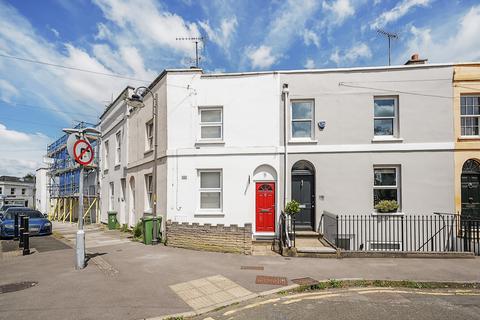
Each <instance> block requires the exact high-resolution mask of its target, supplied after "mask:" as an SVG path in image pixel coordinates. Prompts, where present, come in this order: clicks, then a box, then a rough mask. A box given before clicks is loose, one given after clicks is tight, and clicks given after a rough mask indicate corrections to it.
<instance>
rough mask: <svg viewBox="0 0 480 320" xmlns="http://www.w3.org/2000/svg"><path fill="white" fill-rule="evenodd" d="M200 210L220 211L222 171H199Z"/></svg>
mask: <svg viewBox="0 0 480 320" xmlns="http://www.w3.org/2000/svg"><path fill="white" fill-rule="evenodd" d="M199 176H200V190H199V191H200V209H206V210H212V209H213V210H221V209H222V171H221V170H199Z"/></svg>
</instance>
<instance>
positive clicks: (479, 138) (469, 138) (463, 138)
mask: <svg viewBox="0 0 480 320" xmlns="http://www.w3.org/2000/svg"><path fill="white" fill-rule="evenodd" d="M457 140H458V141H480V136H460V137H458V139H457Z"/></svg>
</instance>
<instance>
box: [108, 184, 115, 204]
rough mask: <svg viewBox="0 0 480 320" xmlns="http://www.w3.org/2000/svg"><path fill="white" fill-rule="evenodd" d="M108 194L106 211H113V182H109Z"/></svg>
mask: <svg viewBox="0 0 480 320" xmlns="http://www.w3.org/2000/svg"><path fill="white" fill-rule="evenodd" d="M109 191H110V195H109V201H108V211H113V210H114V208H113V203H114V201H115V189H114V185H113V182H110V190H109Z"/></svg>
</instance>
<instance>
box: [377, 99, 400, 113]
mask: <svg viewBox="0 0 480 320" xmlns="http://www.w3.org/2000/svg"><path fill="white" fill-rule="evenodd" d="M374 114H375V117H394V116H395V99H388V100H384V99H381V100H375V109H374Z"/></svg>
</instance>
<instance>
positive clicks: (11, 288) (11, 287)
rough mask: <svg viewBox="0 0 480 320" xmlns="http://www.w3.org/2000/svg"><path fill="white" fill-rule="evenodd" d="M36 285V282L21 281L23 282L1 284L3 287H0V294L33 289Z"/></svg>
mask: <svg viewBox="0 0 480 320" xmlns="http://www.w3.org/2000/svg"><path fill="white" fill-rule="evenodd" d="M37 284H38V282H36V281H23V282H17V283H7V284H3V285H0V294H1V293H8V292H15V291H20V290H25V289H28V288H31V287H34V286H36V285H37Z"/></svg>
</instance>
